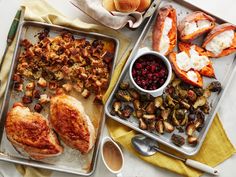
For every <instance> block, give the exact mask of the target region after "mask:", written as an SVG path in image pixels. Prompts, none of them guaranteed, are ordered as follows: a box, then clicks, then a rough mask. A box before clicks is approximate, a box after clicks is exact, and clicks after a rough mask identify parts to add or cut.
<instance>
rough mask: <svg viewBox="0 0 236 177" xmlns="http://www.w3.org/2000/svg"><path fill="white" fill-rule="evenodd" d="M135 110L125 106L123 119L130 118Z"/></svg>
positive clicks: (122, 111)
mask: <svg viewBox="0 0 236 177" xmlns="http://www.w3.org/2000/svg"><path fill="white" fill-rule="evenodd" d="M133 111H134V110H133V108H132V107H131V106H129V105H125V106H124V108H123V109H122V110H121V113H122V117H123V118H129V117H130V116H131V114H132V113H133Z"/></svg>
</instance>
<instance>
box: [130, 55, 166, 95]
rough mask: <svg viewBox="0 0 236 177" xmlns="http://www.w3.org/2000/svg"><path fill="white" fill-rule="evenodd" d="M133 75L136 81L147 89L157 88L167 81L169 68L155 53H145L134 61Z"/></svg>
mask: <svg viewBox="0 0 236 177" xmlns="http://www.w3.org/2000/svg"><path fill="white" fill-rule="evenodd" d="M132 76H133V79H134V81H135V83H136V84H137V85H138V86H140V87H141V88H143V89H145V90H156V89H158V88H160V87H161V86H162V85H163V84H164V83H165V81H166V79H167V76H168V69H167V67H166V65H165V63H164V62H163V61H162V60H161V59H160V58H159V57H157V56H155V55H150V54H148V55H143V56H141V57H140V58H139V59H137V60H136V61H135V62H134V65H133V68H132Z"/></svg>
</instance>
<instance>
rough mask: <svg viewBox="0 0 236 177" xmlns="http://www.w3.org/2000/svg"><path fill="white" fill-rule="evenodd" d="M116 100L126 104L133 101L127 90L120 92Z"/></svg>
mask: <svg viewBox="0 0 236 177" xmlns="http://www.w3.org/2000/svg"><path fill="white" fill-rule="evenodd" d="M116 99H118V100H120V101H124V102H129V101H131V100H132V98H131V96H130V94H129V92H128V91H127V90H118V91H117V93H116Z"/></svg>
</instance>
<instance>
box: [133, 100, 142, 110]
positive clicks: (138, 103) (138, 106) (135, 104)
mask: <svg viewBox="0 0 236 177" xmlns="http://www.w3.org/2000/svg"><path fill="white" fill-rule="evenodd" d="M133 105H134V109H135V110H141V103H140V101H139V100H134V101H133Z"/></svg>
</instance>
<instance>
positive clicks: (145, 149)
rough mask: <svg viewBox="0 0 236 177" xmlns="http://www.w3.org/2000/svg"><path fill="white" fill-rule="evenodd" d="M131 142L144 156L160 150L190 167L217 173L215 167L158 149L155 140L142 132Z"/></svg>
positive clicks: (213, 173)
mask: <svg viewBox="0 0 236 177" xmlns="http://www.w3.org/2000/svg"><path fill="white" fill-rule="evenodd" d="M131 142H132V145H133V147H134V149H135V150H137V151H138V152H139V153H140V154H142V155H144V156H151V155H154V154H155V153H156V152H161V153H162V154H165V155H167V156H170V157H173V158H175V159H178V160H181V161H183V162H184V163H185V164H186V165H188V166H190V167H193V168H196V169H198V170H201V171H203V172H207V173H209V174H212V175H219V171H218V170H217V169H215V168H212V167H210V166H208V165H206V164H203V163H200V162H198V161H195V160H191V159H185V158H181V157H178V156H175V155H173V154H170V153H168V152H165V151H163V150H161V149H159V146H158V144H157V142H156V141H155V140H152V139H150V138H148V137H146V136H144V135H142V134H138V135H136V136H134V137H133V138H132V140H131Z"/></svg>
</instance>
